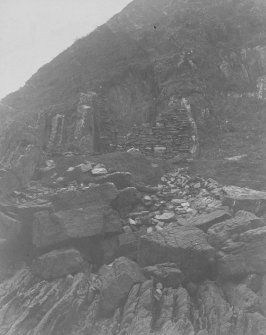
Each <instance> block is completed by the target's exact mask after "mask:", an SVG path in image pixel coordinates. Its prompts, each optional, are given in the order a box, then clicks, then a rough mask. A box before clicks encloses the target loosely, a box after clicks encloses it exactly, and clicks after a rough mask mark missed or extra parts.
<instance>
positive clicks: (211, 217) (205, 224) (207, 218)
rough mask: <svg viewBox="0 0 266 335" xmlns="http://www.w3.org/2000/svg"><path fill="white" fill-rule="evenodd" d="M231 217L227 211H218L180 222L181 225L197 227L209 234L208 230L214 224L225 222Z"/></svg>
mask: <svg viewBox="0 0 266 335" xmlns="http://www.w3.org/2000/svg"><path fill="white" fill-rule="evenodd" d="M230 217H231V215H230V214H229V213H228V212H227V211H224V210H216V211H213V212H212V213H206V214H201V215H197V216H195V217H192V218H191V219H189V220H182V221H180V224H182V225H185V226H195V227H197V228H199V229H201V230H203V231H204V232H207V230H208V229H209V228H210V227H211V226H213V225H214V224H216V223H219V222H222V221H225V220H227V219H229V218H230Z"/></svg>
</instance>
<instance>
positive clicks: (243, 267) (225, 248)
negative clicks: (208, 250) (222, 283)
mask: <svg viewBox="0 0 266 335" xmlns="http://www.w3.org/2000/svg"><path fill="white" fill-rule="evenodd" d="M265 232H266V227H265V221H264V220H263V219H260V218H258V217H256V216H255V215H254V214H252V213H247V212H243V211H241V212H240V213H238V215H237V216H235V217H234V218H233V219H230V220H227V221H225V222H222V223H218V224H216V225H214V226H212V227H211V228H210V229H209V230H208V241H209V243H210V244H211V245H212V246H214V247H215V248H216V250H217V251H219V252H218V254H217V255H218V257H217V262H218V272H219V274H220V275H221V276H223V277H232V276H233V277H234V276H243V275H247V274H252V273H264V272H265V266H266V264H265V260H266V253H265V236H266V233H265Z"/></svg>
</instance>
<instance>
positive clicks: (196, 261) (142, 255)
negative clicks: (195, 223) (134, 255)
mask: <svg viewBox="0 0 266 335" xmlns="http://www.w3.org/2000/svg"><path fill="white" fill-rule="evenodd" d="M214 254H215V251H214V249H213V248H212V247H211V246H210V245H209V244H208V242H207V235H206V234H205V233H204V232H202V231H201V230H199V229H197V228H194V227H179V226H177V225H176V224H171V225H169V226H168V227H167V228H165V229H164V230H162V231H161V232H154V233H152V234H147V235H145V236H142V237H141V238H140V245H139V255H138V261H139V263H140V264H141V265H143V266H145V265H154V264H159V263H163V262H174V263H176V264H177V266H178V267H179V268H180V270H182V271H183V272H184V275H185V276H186V277H190V276H196V277H197V276H200V275H202V274H203V273H206V270H207V267H209V266H210V265H211V264H212V262H213V261H214Z"/></svg>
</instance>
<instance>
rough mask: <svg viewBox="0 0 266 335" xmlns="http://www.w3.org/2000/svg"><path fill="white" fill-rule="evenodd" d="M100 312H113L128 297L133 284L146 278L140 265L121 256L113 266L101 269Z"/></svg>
mask: <svg viewBox="0 0 266 335" xmlns="http://www.w3.org/2000/svg"><path fill="white" fill-rule="evenodd" d="M100 278H101V282H102V287H101V301H100V313H103V314H107V315H108V314H111V313H113V312H114V311H115V310H116V308H118V307H119V306H120V305H121V303H122V301H123V300H124V299H125V298H126V297H127V295H128V293H129V291H130V290H131V288H132V286H133V285H134V284H136V283H141V282H143V281H144V280H145V278H144V276H143V275H142V273H141V271H140V268H139V266H138V265H137V264H136V263H135V262H133V261H130V260H129V259H127V258H125V257H120V258H118V259H116V260H115V261H114V263H113V264H112V265H111V266H104V267H103V268H102V269H101V270H100Z"/></svg>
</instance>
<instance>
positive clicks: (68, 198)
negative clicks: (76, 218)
mask: <svg viewBox="0 0 266 335" xmlns="http://www.w3.org/2000/svg"><path fill="white" fill-rule="evenodd" d="M117 195H118V191H117V189H116V187H115V185H114V184H112V183H105V184H102V185H93V186H91V187H86V188H83V189H81V190H76V189H75V190H62V191H60V192H58V193H56V194H52V195H49V196H47V197H48V199H49V200H50V201H51V202H53V204H54V206H55V207H56V208H58V209H69V208H70V207H71V208H81V207H86V206H87V205H95V206H100V205H109V204H110V203H111V201H113V200H114V199H115V198H116V197H117Z"/></svg>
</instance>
